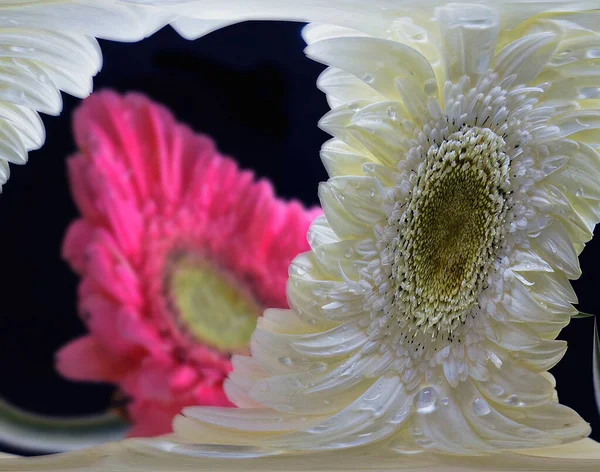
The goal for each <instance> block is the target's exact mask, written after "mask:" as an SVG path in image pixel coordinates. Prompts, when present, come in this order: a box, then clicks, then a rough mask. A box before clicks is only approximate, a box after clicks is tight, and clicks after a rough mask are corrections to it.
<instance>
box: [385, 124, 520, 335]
mask: <svg viewBox="0 0 600 472" xmlns="http://www.w3.org/2000/svg"><path fill="white" fill-rule="evenodd" d="M504 146H505V142H504V140H503V138H502V137H500V136H498V135H496V134H495V133H494V132H493V131H491V130H490V129H487V128H478V127H472V128H462V129H461V130H459V131H457V132H455V133H453V134H451V135H449V136H448V137H447V138H446V139H444V140H442V141H441V142H440V143H439V144H438V143H433V144H432V145H431V147H430V148H429V150H428V151H427V154H426V156H425V160H424V163H423V164H422V165H421V166H420V167H419V171H418V173H417V178H416V182H415V186H414V189H413V191H412V194H411V197H410V198H409V199H408V201H407V202H406V203H405V204H404V206H405V207H404V212H403V214H402V216H401V218H400V220H399V221H398V222H397V223H398V237H397V238H396V241H395V244H394V248H393V251H394V264H393V269H392V275H393V276H394V277H393V278H394V280H395V281H396V284H397V285H396V292H395V299H396V302H399V303H400V305H401V306H402V307H403V309H402V310H401V311H400V312H399V314H398V315H397V317H396V318H397V319H396V321H397V323H398V324H399V325H408V326H407V327H412V328H413V329H414V328H416V329H417V331H422V332H424V333H431V334H432V335H433V336H437V335H438V334H440V332H441V333H442V334H446V335H447V336H449V337H451V336H452V332H453V331H454V330H455V329H456V328H457V327H458V326H459V325H460V324H461V323H463V322H464V320H465V318H466V316H467V315H468V313H469V311H470V310H471V308H473V306H474V305H475V304H476V303H477V298H478V296H479V293H480V292H481V290H482V289H483V288H484V285H485V282H486V279H487V273H488V270H489V269H490V266H491V264H492V262H493V261H494V259H495V256H496V253H497V251H498V248H499V246H500V244H501V242H502V239H503V237H504V233H505V226H506V225H505V224H504V223H505V221H506V211H507V206H508V205H507V196H508V193H509V185H510V181H509V173H508V172H509V165H510V162H509V159H508V157H507V156H506V155H505V154H504V152H503V149H504Z"/></svg>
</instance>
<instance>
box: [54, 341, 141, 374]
mask: <svg viewBox="0 0 600 472" xmlns="http://www.w3.org/2000/svg"><path fill="white" fill-rule="evenodd" d="M131 368H132V366H131V365H130V364H129V362H128V361H127V359H123V358H117V357H113V356H112V355H111V354H110V353H109V352H108V351H106V350H105V349H104V348H103V347H102V345H101V344H100V343H98V341H96V340H95V339H94V338H93V337H92V336H83V337H81V338H78V339H76V340H75V341H71V342H70V343H69V344H67V345H66V346H64V347H62V348H61V349H60V350H59V351H58V352H57V353H56V369H57V370H58V371H59V372H60V373H61V374H62V375H64V376H65V377H68V378H70V379H71V380H80V381H81V380H83V381H95V382H118V381H119V380H120V379H121V378H123V376H124V375H125V374H126V373H127V372H128V371H129V370H130V369H131Z"/></svg>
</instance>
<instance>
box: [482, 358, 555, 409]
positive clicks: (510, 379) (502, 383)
mask: <svg viewBox="0 0 600 472" xmlns="http://www.w3.org/2000/svg"><path fill="white" fill-rule="evenodd" d="M478 389H479V390H480V391H481V393H483V394H484V395H485V396H486V398H487V399H488V400H489V401H491V402H493V403H495V404H498V405H503V406H505V407H509V408H519V409H527V408H532V407H534V406H537V405H543V404H544V403H547V402H550V401H552V395H553V393H554V388H553V387H552V384H551V383H550V382H548V380H546V379H545V378H544V377H542V376H541V375H539V374H534V373H532V372H530V371H529V370H527V369H524V368H522V367H519V366H517V365H515V364H514V363H512V362H508V361H505V362H503V364H502V366H501V367H500V368H497V369H490V380H489V381H488V382H479V383H478Z"/></svg>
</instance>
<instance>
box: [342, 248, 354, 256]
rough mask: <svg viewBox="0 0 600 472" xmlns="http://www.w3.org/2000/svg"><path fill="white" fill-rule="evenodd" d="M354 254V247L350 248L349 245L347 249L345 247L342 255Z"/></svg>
mask: <svg viewBox="0 0 600 472" xmlns="http://www.w3.org/2000/svg"><path fill="white" fill-rule="evenodd" d="M353 255H354V249H352V248H351V247H349V248H348V249H346V251H345V252H344V256H345V257H347V258H350V257H352V256H353Z"/></svg>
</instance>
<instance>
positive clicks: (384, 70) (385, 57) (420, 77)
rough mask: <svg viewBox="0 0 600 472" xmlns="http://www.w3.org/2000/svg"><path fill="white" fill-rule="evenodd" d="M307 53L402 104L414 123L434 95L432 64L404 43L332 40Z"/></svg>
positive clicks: (359, 38) (315, 46)
mask: <svg viewBox="0 0 600 472" xmlns="http://www.w3.org/2000/svg"><path fill="white" fill-rule="evenodd" d="M306 54H307V55H308V56H309V57H310V58H312V59H314V60H316V61H319V62H324V63H326V64H328V65H331V66H334V67H338V68H340V69H344V70H346V71H348V72H350V73H351V74H353V75H354V76H356V77H358V78H359V79H360V80H362V81H363V82H364V83H366V84H367V85H369V86H370V87H372V88H373V89H375V90H376V91H377V92H379V93H381V94H382V95H384V96H385V97H387V98H389V99H391V100H395V101H398V102H401V103H403V104H404V106H405V107H406V108H407V110H408V112H409V113H410V114H411V115H412V117H413V119H414V120H417V121H419V120H421V119H423V114H424V113H426V110H427V97H428V96H436V95H437V90H438V87H437V81H436V78H435V74H434V72H433V69H432V68H431V65H430V64H429V62H428V61H427V60H426V59H425V58H424V57H423V56H422V55H421V54H420V53H419V52H417V51H416V50H415V49H413V48H411V47H408V46H405V45H404V44H400V43H397V42H394V41H387V40H383V39H377V38H364V37H349V38H334V39H326V40H323V41H319V42H317V43H314V44H312V45H309V46H308V47H307V48H306Z"/></svg>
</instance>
